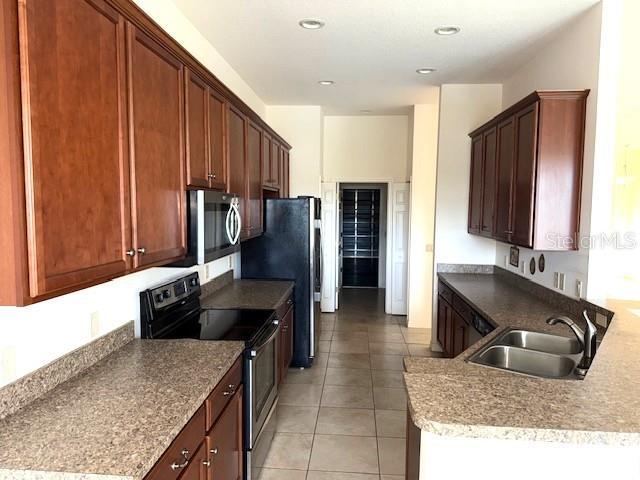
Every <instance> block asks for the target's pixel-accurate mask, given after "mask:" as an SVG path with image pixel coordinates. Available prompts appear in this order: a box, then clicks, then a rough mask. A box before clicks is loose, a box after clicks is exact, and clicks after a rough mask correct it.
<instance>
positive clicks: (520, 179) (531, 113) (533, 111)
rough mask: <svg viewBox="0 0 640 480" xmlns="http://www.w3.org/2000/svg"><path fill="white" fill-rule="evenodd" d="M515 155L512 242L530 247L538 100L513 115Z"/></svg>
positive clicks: (531, 243) (531, 244) (531, 241)
mask: <svg viewBox="0 0 640 480" xmlns="http://www.w3.org/2000/svg"><path fill="white" fill-rule="evenodd" d="M515 128H516V149H515V152H516V156H515V162H514V165H515V168H514V174H513V177H514V181H513V184H514V193H513V207H512V217H513V219H512V222H513V223H512V225H513V234H512V237H511V240H512V242H514V243H516V244H518V245H521V246H523V247H532V246H533V205H534V195H535V190H534V185H535V174H536V156H537V131H538V103H534V104H533V105H531V106H529V107H527V108H525V109H524V110H522V111H521V112H519V113H517V114H516V115H515Z"/></svg>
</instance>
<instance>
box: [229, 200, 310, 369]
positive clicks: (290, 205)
mask: <svg viewBox="0 0 640 480" xmlns="http://www.w3.org/2000/svg"><path fill="white" fill-rule="evenodd" d="M264 202H265V204H264V233H263V234H262V236H260V237H257V238H253V239H251V240H247V241H246V242H243V243H242V252H241V259H242V260H241V261H242V268H241V273H242V278H251V279H261V280H267V279H268V280H293V281H294V282H295V290H294V295H295V310H294V312H295V313H294V319H295V323H294V342H293V343H294V347H293V360H292V363H291V365H292V366H294V367H304V368H308V367H310V366H311V365H312V364H313V359H314V357H315V355H316V349H317V345H318V342H317V332H318V327H319V322H318V321H317V319H316V308H315V305H314V292H316V290H318V285H317V283H318V279H319V272H320V235H319V233H320V230H319V228H320V199H317V198H314V197H298V198H269V199H265V201H264Z"/></svg>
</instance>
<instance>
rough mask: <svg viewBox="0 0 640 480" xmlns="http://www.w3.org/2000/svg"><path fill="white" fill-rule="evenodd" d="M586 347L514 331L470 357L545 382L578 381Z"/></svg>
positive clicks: (556, 337) (481, 363)
mask: <svg viewBox="0 0 640 480" xmlns="http://www.w3.org/2000/svg"><path fill="white" fill-rule="evenodd" d="M581 357H582V345H581V344H580V343H579V342H578V341H577V340H576V339H573V338H566V337H560V336H557V335H549V334H547V333H539V332H531V331H528V330H520V329H511V330H507V331H505V332H504V333H502V334H500V335H498V336H497V337H496V338H495V339H493V340H492V341H491V342H490V343H488V344H487V345H485V346H484V347H483V348H481V349H480V350H478V351H477V352H476V353H474V354H473V355H472V356H471V357H469V359H468V361H469V362H471V363H475V364H478V365H483V366H486V367H492V368H498V369H500V370H508V371H510V372H515V373H521V374H524V375H532V376H535V377H542V378H556V379H578V378H581V377H580V376H579V375H577V374H576V373H575V368H576V366H577V365H578V363H579V362H580V359H581Z"/></svg>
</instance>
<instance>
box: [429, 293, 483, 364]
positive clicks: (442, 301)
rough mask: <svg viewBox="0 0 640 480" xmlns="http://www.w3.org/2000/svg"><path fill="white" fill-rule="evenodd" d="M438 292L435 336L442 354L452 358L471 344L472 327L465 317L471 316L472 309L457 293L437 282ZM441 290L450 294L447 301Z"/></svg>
mask: <svg viewBox="0 0 640 480" xmlns="http://www.w3.org/2000/svg"><path fill="white" fill-rule="evenodd" d="M438 289H439V291H440V293H439V294H438V321H437V336H438V337H437V338H438V342H439V343H440V346H441V347H442V351H443V353H444V356H445V357H447V358H453V357H457V356H458V355H460V354H461V353H462V352H464V351H465V350H466V349H467V348H469V347H470V346H471V345H472V343H471V342H472V338H477V335H476V336H475V337H472V336H471V335H470V333H471V329H472V328H473V327H472V326H471V325H470V324H469V321H467V320H466V319H465V318H472V317H473V315H474V313H473V309H471V307H469V306H468V305H467V304H466V303H465V302H464V301H463V300H462V299H461V298H460V297H459V296H458V295H456V294H455V293H452V292H451V291H450V290H448V288H447V287H446V286H443V285H442V283H439V288H438ZM443 291H448V292H449V295H451V299H452V300H451V302H449V301H448V300H447V299H446V298H445V297H444V296H443V295H442V292H443Z"/></svg>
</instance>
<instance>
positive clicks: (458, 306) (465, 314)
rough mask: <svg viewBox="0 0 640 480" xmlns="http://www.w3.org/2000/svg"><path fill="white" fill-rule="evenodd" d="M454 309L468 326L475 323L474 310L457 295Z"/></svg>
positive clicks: (454, 296)
mask: <svg viewBox="0 0 640 480" xmlns="http://www.w3.org/2000/svg"><path fill="white" fill-rule="evenodd" d="M453 308H454V310H455V311H456V312H458V314H459V315H460V316H461V317H462V319H463V320H464V321H465V322H467V323H468V324H471V323H472V322H473V309H472V308H471V307H470V306H469V305H467V303H466V302H465V301H464V300H462V299H461V298H460V297H459V296H458V295H456V294H455V293H454V294H453Z"/></svg>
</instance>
